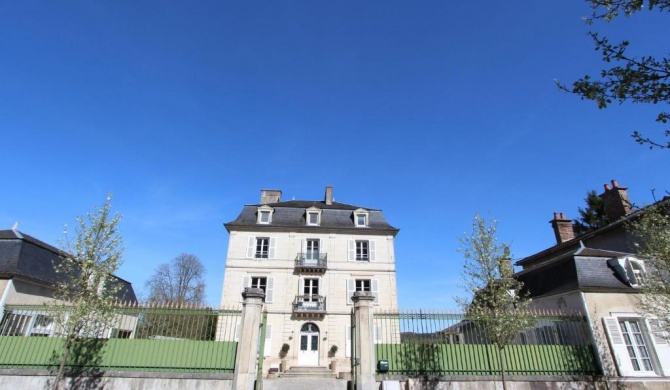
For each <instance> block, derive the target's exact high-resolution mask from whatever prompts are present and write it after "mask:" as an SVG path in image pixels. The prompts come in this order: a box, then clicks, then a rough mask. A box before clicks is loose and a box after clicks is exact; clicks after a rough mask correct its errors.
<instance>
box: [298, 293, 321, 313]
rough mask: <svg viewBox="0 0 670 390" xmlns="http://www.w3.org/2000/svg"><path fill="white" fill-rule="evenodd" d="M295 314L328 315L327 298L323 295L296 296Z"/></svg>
mask: <svg viewBox="0 0 670 390" xmlns="http://www.w3.org/2000/svg"><path fill="white" fill-rule="evenodd" d="M293 313H295V314H310V315H315V314H316V315H319V314H326V297H324V296H321V295H296V297H295V300H293Z"/></svg>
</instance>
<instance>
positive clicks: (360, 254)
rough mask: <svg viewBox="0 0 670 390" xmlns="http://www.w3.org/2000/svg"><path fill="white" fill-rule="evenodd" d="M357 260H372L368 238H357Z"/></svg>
mask: <svg viewBox="0 0 670 390" xmlns="http://www.w3.org/2000/svg"><path fill="white" fill-rule="evenodd" d="M356 261H370V246H369V242H368V241H367V240H365V241H363V240H356Z"/></svg>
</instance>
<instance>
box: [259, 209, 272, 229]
mask: <svg viewBox="0 0 670 390" xmlns="http://www.w3.org/2000/svg"><path fill="white" fill-rule="evenodd" d="M273 211H274V210H273V209H272V207H269V206H261V207H259V208H258V221H257V222H258V223H259V224H262V225H269V224H270V223H272V212H273Z"/></svg>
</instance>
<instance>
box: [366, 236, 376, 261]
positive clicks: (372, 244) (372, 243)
mask: <svg viewBox="0 0 670 390" xmlns="http://www.w3.org/2000/svg"><path fill="white" fill-rule="evenodd" d="M368 245H369V246H370V261H376V258H377V255H376V251H375V241H374V240H370V241H368Z"/></svg>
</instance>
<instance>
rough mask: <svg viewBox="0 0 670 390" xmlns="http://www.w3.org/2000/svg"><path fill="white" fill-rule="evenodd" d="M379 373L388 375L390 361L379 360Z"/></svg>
mask: <svg viewBox="0 0 670 390" xmlns="http://www.w3.org/2000/svg"><path fill="white" fill-rule="evenodd" d="M377 372H379V373H380V374H386V373H387V372H389V361H388V360H379V361H377Z"/></svg>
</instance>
